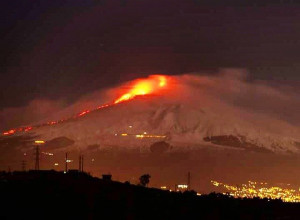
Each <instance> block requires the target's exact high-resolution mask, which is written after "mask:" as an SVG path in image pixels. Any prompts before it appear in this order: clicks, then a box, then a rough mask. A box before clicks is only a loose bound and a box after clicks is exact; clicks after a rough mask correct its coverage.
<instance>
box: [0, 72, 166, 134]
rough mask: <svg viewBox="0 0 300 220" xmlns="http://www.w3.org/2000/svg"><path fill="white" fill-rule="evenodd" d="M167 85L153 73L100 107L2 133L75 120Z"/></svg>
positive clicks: (24, 130)
mask: <svg viewBox="0 0 300 220" xmlns="http://www.w3.org/2000/svg"><path fill="white" fill-rule="evenodd" d="M166 86H167V77H166V76H163V75H151V76H149V77H148V78H146V79H137V80H135V81H133V83H131V84H130V85H129V87H130V89H129V91H127V92H126V93H125V94H123V95H122V96H121V97H120V98H118V99H116V100H115V101H114V102H112V103H108V104H104V105H101V106H99V107H98V108H96V109H93V110H85V111H82V112H80V113H78V114H76V115H75V116H73V117H70V118H67V119H61V120H58V121H50V122H46V123H44V124H39V125H34V126H28V127H19V128H16V129H11V130H9V131H5V132H3V133H2V134H3V135H5V136H7V135H13V134H15V133H16V132H28V131H30V130H32V129H34V128H38V127H43V126H52V125H56V124H59V123H63V122H66V121H69V120H73V119H76V118H79V117H82V116H85V115H87V114H89V113H91V112H93V111H97V110H100V109H102V108H107V107H110V106H113V105H117V104H119V103H121V102H125V101H129V100H132V99H134V98H135V97H136V96H141V95H150V94H158V93H160V92H161V90H162V89H163V88H164V87H166Z"/></svg>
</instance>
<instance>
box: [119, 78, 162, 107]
mask: <svg viewBox="0 0 300 220" xmlns="http://www.w3.org/2000/svg"><path fill="white" fill-rule="evenodd" d="M166 85H167V78H166V76H162V75H152V76H149V77H148V78H147V79H138V80H135V81H134V82H133V84H132V85H131V86H130V89H129V91H128V92H127V93H125V94H123V95H122V96H121V97H120V98H118V99H117V100H115V102H114V103H115V104H117V103H120V102H124V101H128V100H130V99H133V98H134V97H136V96H139V95H149V94H153V93H157V92H159V89H161V88H162V87H165V86H166Z"/></svg>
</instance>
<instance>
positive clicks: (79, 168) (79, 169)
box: [78, 155, 81, 172]
mask: <svg viewBox="0 0 300 220" xmlns="http://www.w3.org/2000/svg"><path fill="white" fill-rule="evenodd" d="M78 171H79V172H81V155H79V167H78Z"/></svg>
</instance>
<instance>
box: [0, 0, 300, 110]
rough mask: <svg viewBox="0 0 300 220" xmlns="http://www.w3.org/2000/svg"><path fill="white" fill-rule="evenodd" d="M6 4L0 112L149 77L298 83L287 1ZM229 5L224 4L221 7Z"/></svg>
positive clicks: (294, 15) (292, 14) (293, 22)
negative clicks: (239, 74) (243, 73)
mask: <svg viewBox="0 0 300 220" xmlns="http://www.w3.org/2000/svg"><path fill="white" fill-rule="evenodd" d="M122 2H123V3H122V4H121V1H92V0H91V1H79V0H78V1H77V0H76V1H60V0H54V1H51V2H49V1H46V2H45V1H33V0H31V1H24V2H20V1H14V0H11V1H5V2H4V3H3V4H2V5H1V9H0V10H1V14H2V16H3V17H4V19H2V20H3V22H1V38H0V48H1V54H0V58H1V59H0V60H1V61H0V62H1V63H0V65H1V70H0V71H1V76H0V77H1V78H0V88H1V92H0V100H1V102H0V108H6V107H20V106H24V105H26V104H28V103H29V102H30V101H31V100H33V99H60V98H63V99H64V100H66V102H68V103H69V104H70V103H73V102H74V101H75V100H76V99H78V97H81V96H82V95H84V94H88V93H90V92H93V91H97V90H98V89H100V88H105V87H110V86H112V85H117V84H119V83H121V82H125V81H127V80H131V79H134V78H137V77H142V76H146V75H148V74H154V73H163V74H170V75H174V74H182V73H186V72H201V71H202V70H203V69H204V70H205V69H209V70H215V69H217V68H219V67H240V68H247V69H249V70H250V71H249V78H252V79H256V80H257V79H263V80H268V81H270V80H283V81H284V82H283V83H285V81H289V80H294V81H299V74H298V72H299V70H300V66H299V64H298V57H299V51H300V50H299V39H300V38H299V36H300V35H299V34H300V32H299V30H300V28H299V22H298V21H299V19H300V17H299V15H300V13H299V7H298V6H299V5H298V4H296V3H293V1H286V4H278V2H280V1H277V2H275V3H274V1H272V4H271V2H268V3H266V2H265V1H264V2H265V3H261V1H244V2H243V3H239V4H236V3H234V2H233V1H232V2H228V3H227V4H226V3H224V1H192V0H191V1H188V0H187V1H186V0H182V1H176V4H175V3H174V1H171V0H162V1H138V0H128V1H122ZM226 2H227V1H226Z"/></svg>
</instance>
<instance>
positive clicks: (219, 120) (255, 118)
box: [3, 75, 300, 153]
mask: <svg viewBox="0 0 300 220" xmlns="http://www.w3.org/2000/svg"><path fill="white" fill-rule="evenodd" d="M122 88H125V90H126V91H125V93H124V94H123V95H121V96H120V97H119V98H117V99H115V101H112V102H111V103H109V104H104V105H101V106H99V107H98V108H96V109H94V110H86V111H82V112H81V113H79V114H76V115H75V116H73V117H70V118H67V119H63V120H57V121H50V122H44V123H42V124H40V125H36V126H34V125H33V126H27V127H22V128H19V129H12V130H9V131H7V132H4V133H3V134H4V135H8V136H9V135H17V136H20V135H21V136H22V135H25V134H26V135H30V136H35V137H38V138H39V139H42V140H45V141H46V142H47V144H48V145H49V146H52V145H53V143H55V144H54V145H55V150H63V151H65V150H66V148H67V149H68V148H71V149H72V148H73V149H80V150H81V151H84V150H88V149H91V148H97V147H100V148H102V149H105V148H116V149H137V148H138V149H140V151H143V152H150V150H151V146H152V145H153V144H155V143H157V142H165V143H168V144H169V145H170V147H169V148H168V149H166V151H188V150H191V149H197V148H203V147H209V148H211V147H223V148H231V149H236V150H247V151H259V152H276V153H286V152H290V153H298V152H299V147H300V141H299V139H297V138H298V136H297V135H298V134H299V133H297V132H298V131H297V130H295V129H294V128H293V127H291V126H289V125H288V124H286V123H283V122H280V121H279V122H278V123H275V125H274V122H273V121H274V120H273V121H272V123H273V125H270V124H269V123H268V120H269V119H266V118H261V117H260V116H259V115H254V114H251V113H249V112H244V111H243V110H241V109H238V110H237V109H236V108H232V107H230V106H227V105H222V104H219V103H217V104H216V102H215V101H212V100H211V99H210V97H203V98H201V97H200V98H199V99H197V98H196V99H195V97H194V96H195V94H194V92H193V91H192V92H191V91H190V90H187V89H186V88H185V87H184V86H182V85H181V84H180V82H178V80H177V79H176V77H166V76H162V75H154V76H150V77H149V78H147V79H139V80H135V81H133V82H130V83H128V84H126V86H124V87H122ZM195 100H196V101H195ZM262 121H263V122H262Z"/></svg>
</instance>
